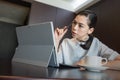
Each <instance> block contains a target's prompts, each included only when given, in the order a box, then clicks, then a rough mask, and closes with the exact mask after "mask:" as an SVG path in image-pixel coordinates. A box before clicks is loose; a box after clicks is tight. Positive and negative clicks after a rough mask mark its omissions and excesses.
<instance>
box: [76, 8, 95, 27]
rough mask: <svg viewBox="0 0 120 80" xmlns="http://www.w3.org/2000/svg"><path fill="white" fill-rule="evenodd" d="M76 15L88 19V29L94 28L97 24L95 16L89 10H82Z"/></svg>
mask: <svg viewBox="0 0 120 80" xmlns="http://www.w3.org/2000/svg"><path fill="white" fill-rule="evenodd" d="M77 15H83V16H86V17H87V18H88V26H89V27H90V28H95V27H96V23H97V15H96V13H94V12H93V11H91V10H84V11H81V12H79V13H78V14H77Z"/></svg>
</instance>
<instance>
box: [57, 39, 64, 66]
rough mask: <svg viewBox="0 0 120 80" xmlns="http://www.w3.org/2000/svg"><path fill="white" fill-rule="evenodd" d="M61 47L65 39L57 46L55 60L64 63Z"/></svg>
mask: <svg viewBox="0 0 120 80" xmlns="http://www.w3.org/2000/svg"><path fill="white" fill-rule="evenodd" d="M63 47H65V39H64V40H63V41H62V43H61V44H60V46H59V49H58V52H57V62H58V63H61V64H62V63H64V57H63V54H64V53H63V52H64V51H63V50H64V49H63Z"/></svg>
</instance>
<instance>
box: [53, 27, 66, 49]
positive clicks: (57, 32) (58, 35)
mask: <svg viewBox="0 0 120 80" xmlns="http://www.w3.org/2000/svg"><path fill="white" fill-rule="evenodd" d="M67 30H68V29H67V26H65V27H64V28H61V29H60V28H56V29H55V32H54V34H55V40H56V45H57V48H58V45H59V42H60V40H61V39H62V38H63V36H64V35H65V33H66V32H67Z"/></svg>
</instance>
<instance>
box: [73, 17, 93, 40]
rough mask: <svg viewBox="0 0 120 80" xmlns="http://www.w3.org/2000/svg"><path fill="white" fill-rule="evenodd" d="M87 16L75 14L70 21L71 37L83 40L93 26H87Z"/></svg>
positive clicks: (91, 30)
mask: <svg viewBox="0 0 120 80" xmlns="http://www.w3.org/2000/svg"><path fill="white" fill-rule="evenodd" d="M88 21H89V20H88V18H87V17H86V16H83V15H77V16H76V17H75V19H74V20H73V22H72V30H71V31H72V37H73V38H76V39H78V40H85V39H86V38H87V37H88V35H89V34H91V33H92V32H93V31H94V28H89V26H88V23H89V22H88Z"/></svg>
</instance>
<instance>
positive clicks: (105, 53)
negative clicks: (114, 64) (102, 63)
mask: <svg viewBox="0 0 120 80" xmlns="http://www.w3.org/2000/svg"><path fill="white" fill-rule="evenodd" d="M100 53H101V54H100V55H101V56H102V57H105V58H107V59H108V60H114V59H115V58H116V57H117V56H118V55H119V53H118V52H116V51H114V50H113V49H111V48H109V47H108V46H106V45H105V44H103V43H102V42H100Z"/></svg>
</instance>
